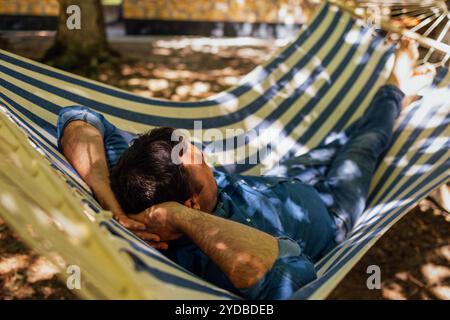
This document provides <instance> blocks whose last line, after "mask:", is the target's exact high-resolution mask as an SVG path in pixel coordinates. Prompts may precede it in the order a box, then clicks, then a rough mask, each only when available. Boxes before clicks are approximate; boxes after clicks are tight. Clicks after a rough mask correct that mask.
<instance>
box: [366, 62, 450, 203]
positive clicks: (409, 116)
mask: <svg viewBox="0 0 450 320" xmlns="http://www.w3.org/2000/svg"><path fill="white" fill-rule="evenodd" d="M447 72H448V69H445V68H442V69H440V71H439V75H440V76H439V77H438V79H437V80H436V81H435V85H438V84H439V83H440V82H441V81H442V80H443V79H444V77H445V75H446V74H447ZM419 108H420V103H417V105H416V106H415V108H414V109H412V110H410V111H409V112H408V114H407V115H406V116H405V118H404V119H403V121H402V122H401V123H400V125H399V126H398V128H397V130H396V131H395V132H394V134H393V137H392V139H391V145H393V144H394V143H396V142H397V141H398V139H399V137H400V134H401V132H402V131H403V130H404V129H405V128H406V127H407V125H408V123H409V121H410V120H411V119H412V118H413V117H414V115H415V113H416V112H417V110H419ZM436 112H437V110H435V111H434V113H433V114H432V116H433V115H434V114H435V113H436ZM427 121H428V119H422V121H421V122H420V127H421V126H423V125H424V124H425V123H426V122H427ZM420 130H421V129H420V128H416V129H415V130H414V131H413V133H412V134H411V135H409V136H408V139H407V140H406V141H405V142H404V145H403V146H402V148H401V150H400V151H399V153H400V152H403V153H404V149H405V150H406V149H409V147H410V146H411V145H412V143H413V142H414V140H415V138H416V137H417V136H418V135H419V134H420ZM387 152H388V150H386V151H385V152H384V154H382V155H381V156H380V158H384V156H385V155H386V153H387ZM399 160H400V158H397V159H395V160H394V162H393V163H392V164H391V165H390V166H389V168H387V170H386V171H385V172H384V173H383V175H382V177H381V178H380V180H379V181H378V183H377V185H376V186H375V187H374V188H373V190H372V192H371V194H370V195H369V197H368V199H367V203H368V204H370V203H371V202H372V201H373V198H374V196H375V195H376V194H377V193H378V192H379V190H380V189H381V187H382V184H383V181H386V179H387V178H388V177H389V176H390V175H391V174H392V172H393V170H394V169H395V166H394V165H396V164H397V163H398V161H399Z"/></svg>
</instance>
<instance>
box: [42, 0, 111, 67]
mask: <svg viewBox="0 0 450 320" xmlns="http://www.w3.org/2000/svg"><path fill="white" fill-rule="evenodd" d="M59 3H60V10H59V18H58V20H59V21H58V31H57V33H56V37H55V42H54V44H53V46H52V47H51V48H50V49H49V50H48V51H47V52H46V54H45V56H44V58H43V60H44V62H46V63H47V64H50V65H53V66H55V67H58V68H62V69H65V70H70V71H76V72H77V73H82V74H86V73H89V72H95V70H96V69H97V66H98V64H99V63H102V62H105V61H107V60H109V59H110V58H111V56H112V55H113V52H112V51H111V50H110V48H109V46H108V42H107V40H106V32H105V23H104V17H103V10H102V5H101V2H100V0H59ZM70 5H77V6H79V8H80V11H81V15H80V16H81V24H80V29H73V30H71V29H69V28H68V26H67V21H68V18H69V17H70V16H72V14H68V13H67V8H68V7H69V6H70Z"/></svg>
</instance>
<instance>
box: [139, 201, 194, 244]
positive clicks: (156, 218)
mask: <svg viewBox="0 0 450 320" xmlns="http://www.w3.org/2000/svg"><path fill="white" fill-rule="evenodd" d="M187 209H189V208H187V207H185V206H183V205H182V204H179V203H177V202H164V203H161V204H157V205H154V206H153V207H151V208H148V209H147V210H146V215H145V224H146V225H147V230H148V231H150V232H152V233H155V234H158V235H159V236H160V240H162V241H171V240H175V239H178V238H179V237H181V236H182V233H181V232H180V230H179V229H178V226H177V221H178V219H179V218H180V215H182V214H183V212H186V210H187Z"/></svg>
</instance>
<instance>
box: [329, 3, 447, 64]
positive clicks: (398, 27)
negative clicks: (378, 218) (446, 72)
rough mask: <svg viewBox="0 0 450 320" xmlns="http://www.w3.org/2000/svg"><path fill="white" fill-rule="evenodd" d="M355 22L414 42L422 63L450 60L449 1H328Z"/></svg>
mask: <svg viewBox="0 0 450 320" xmlns="http://www.w3.org/2000/svg"><path fill="white" fill-rule="evenodd" d="M329 2H331V3H334V4H336V5H337V6H339V7H340V8H341V9H343V10H345V11H347V12H350V13H351V14H352V15H354V16H355V17H356V18H358V19H363V20H365V21H367V22H368V23H369V24H373V25H375V26H378V27H380V28H381V29H383V30H385V31H386V32H392V33H396V34H399V35H402V36H405V37H408V38H411V39H413V40H416V41H417V42H418V43H419V44H420V45H421V46H422V47H423V48H425V49H426V50H425V52H424V53H423V54H422V59H421V61H420V62H421V63H427V62H428V63H429V62H432V64H434V65H435V66H436V67H441V66H445V65H446V64H447V63H448V62H449V60H450V44H449V42H450V11H449V9H448V4H447V3H450V1H444V0H422V1H420V0H404V1H396V0H387V1H380V0H330V1H329Z"/></svg>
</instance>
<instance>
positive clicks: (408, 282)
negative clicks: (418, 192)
mask: <svg viewBox="0 0 450 320" xmlns="http://www.w3.org/2000/svg"><path fill="white" fill-rule="evenodd" d="M370 265H378V266H380V268H381V290H368V289H367V286H366V280H367V277H368V276H369V275H368V274H367V273H366V269H367V267H368V266H370ZM346 298H347V299H394V300H397V299H445V300H447V299H450V214H448V213H446V212H444V211H442V210H440V209H439V208H437V207H436V206H435V205H434V204H433V203H432V202H430V201H428V200H424V201H422V202H421V203H420V205H419V206H417V207H416V208H415V209H414V210H412V212H410V213H409V214H407V215H406V216H405V217H404V218H403V219H402V220H400V221H399V222H397V223H396V224H395V225H394V226H393V227H392V228H391V229H390V230H389V231H388V232H387V233H386V235H384V236H383V237H382V238H381V240H380V241H379V242H377V244H376V245H375V246H374V247H372V248H371V249H370V250H369V252H368V253H367V254H366V255H365V256H364V257H363V259H361V261H360V262H358V264H357V265H356V266H355V267H354V268H353V270H352V271H351V272H350V273H349V274H348V275H347V276H346V277H345V278H344V280H343V281H342V282H341V284H340V285H339V286H338V287H337V288H336V289H335V290H334V292H333V293H332V294H331V296H330V299H346Z"/></svg>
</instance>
